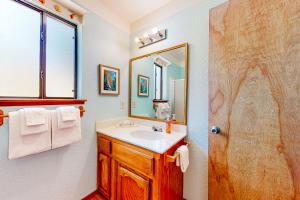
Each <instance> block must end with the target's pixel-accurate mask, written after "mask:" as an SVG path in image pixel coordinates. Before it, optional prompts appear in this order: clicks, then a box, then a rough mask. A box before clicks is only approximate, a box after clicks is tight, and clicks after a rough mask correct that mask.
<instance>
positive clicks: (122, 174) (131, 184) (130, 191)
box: [117, 166, 150, 200]
mask: <svg viewBox="0 0 300 200" xmlns="http://www.w3.org/2000/svg"><path fill="white" fill-rule="evenodd" d="M149 184H150V183H149V180H147V179H145V178H143V177H141V176H139V175H137V174H136V173H134V172H132V171H129V170H128V169H125V168H124V167H121V166H119V167H118V178H117V199H118V200H148V199H149V191H150V190H149V187H150V185H149Z"/></svg>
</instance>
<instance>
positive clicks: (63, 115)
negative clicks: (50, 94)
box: [56, 106, 80, 128]
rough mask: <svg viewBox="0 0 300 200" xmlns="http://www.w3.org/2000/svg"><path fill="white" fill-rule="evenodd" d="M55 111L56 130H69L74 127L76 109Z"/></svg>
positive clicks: (61, 108)
mask: <svg viewBox="0 0 300 200" xmlns="http://www.w3.org/2000/svg"><path fill="white" fill-rule="evenodd" d="M56 111H57V124H58V128H71V127H74V126H76V124H77V113H78V111H79V109H78V108H75V107H73V106H68V107H59V108H57V109H56ZM79 112H80V111H79Z"/></svg>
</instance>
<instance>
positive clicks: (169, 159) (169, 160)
mask: <svg viewBox="0 0 300 200" xmlns="http://www.w3.org/2000/svg"><path fill="white" fill-rule="evenodd" d="M186 146H187V147H188V146H189V143H187V144H186ZM178 156H179V153H178V152H176V153H175V154H174V155H173V156H171V155H167V157H166V162H167V163H172V162H175V161H176V159H177V157H178Z"/></svg>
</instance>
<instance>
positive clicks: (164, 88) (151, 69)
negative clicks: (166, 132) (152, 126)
mask: <svg viewBox="0 0 300 200" xmlns="http://www.w3.org/2000/svg"><path fill="white" fill-rule="evenodd" d="M187 64H188V44H182V45H178V46H175V47H171V48H168V49H164V50H161V51H157V52H153V53H150V54H147V55H143V56H139V57H136V58H133V59H131V60H130V95H129V97H130V100H129V116H130V117H136V118H142V119H151V120H158V121H164V120H167V119H173V120H176V123H179V124H186V121H187V120H186V119H187V117H186V113H187V112H186V109H187V98H186V97H187V82H188V81H187V80H188V77H187V76H188V71H187V70H188V66H187Z"/></svg>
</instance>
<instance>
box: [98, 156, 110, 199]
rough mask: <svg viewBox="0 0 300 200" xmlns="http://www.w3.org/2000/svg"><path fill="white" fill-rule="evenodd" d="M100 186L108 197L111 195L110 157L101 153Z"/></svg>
mask: <svg viewBox="0 0 300 200" xmlns="http://www.w3.org/2000/svg"><path fill="white" fill-rule="evenodd" d="M98 168H99V169H98V187H99V190H100V192H101V193H102V194H103V195H105V196H106V197H109V196H110V173H111V171H110V157H108V156H107V155H104V154H102V153H100V154H99V165H98Z"/></svg>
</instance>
